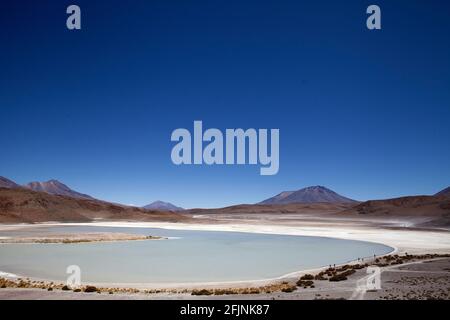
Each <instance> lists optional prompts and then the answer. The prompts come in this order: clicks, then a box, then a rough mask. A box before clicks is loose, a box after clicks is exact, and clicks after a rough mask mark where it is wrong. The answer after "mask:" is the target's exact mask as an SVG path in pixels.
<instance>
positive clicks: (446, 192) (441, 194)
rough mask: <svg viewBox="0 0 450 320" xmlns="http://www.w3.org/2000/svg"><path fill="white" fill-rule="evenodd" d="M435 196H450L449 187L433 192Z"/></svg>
mask: <svg viewBox="0 0 450 320" xmlns="http://www.w3.org/2000/svg"><path fill="white" fill-rule="evenodd" d="M435 196H439V197H450V187H448V188H445V189H444V190H441V191H439V192H438V193H436V194H435Z"/></svg>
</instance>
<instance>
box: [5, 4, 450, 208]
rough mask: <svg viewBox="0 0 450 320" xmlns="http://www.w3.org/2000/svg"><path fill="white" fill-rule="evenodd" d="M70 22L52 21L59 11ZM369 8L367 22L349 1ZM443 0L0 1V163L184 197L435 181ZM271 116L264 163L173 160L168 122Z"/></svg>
mask: <svg viewBox="0 0 450 320" xmlns="http://www.w3.org/2000/svg"><path fill="white" fill-rule="evenodd" d="M73 3H76V4H78V5H79V6H80V7H81V10H82V30H80V31H75V32H74V31H68V30H67V29H66V27H65V20H66V17H67V15H66V14H65V10H66V7H67V6H68V5H70V4H73ZM373 3H376V4H378V5H379V6H380V7H381V10H382V28H383V29H382V30H380V31H369V30H367V29H366V27H365V20H366V17H367V16H366V14H365V10H366V8H367V6H368V5H370V4H373ZM449 13H450V3H449V2H448V1H438V0H433V1H399V0H397V1H375V2H373V1H370V2H369V1H331V0H330V1H308V2H306V1H274V0H271V1H248V0H239V1H237V0H236V1H235V0H231V1H230V0H228V1H213V0H208V1H201V0H200V1H189V0H188V1H186V0H185V1H172V0H164V1H163V0H161V1H143V0H140V1H139V0H136V1H131V2H126V1H81V0H80V1H78V0H77V1H58V2H55V1H49V0H47V1H39V2H37V1H24V0H17V1H2V2H1V4H0V40H1V50H0V70H1V71H0V119H1V126H0V148H1V149H0V150H1V153H0V175H2V176H6V177H8V178H11V179H13V180H15V181H17V182H18V183H26V182H29V181H35V180H40V181H42V180H49V179H52V178H54V179H58V180H60V181H63V182H65V183H66V184H68V185H69V186H70V187H72V188H74V189H76V190H79V191H81V192H84V193H88V194H90V195H92V196H94V197H97V198H100V199H105V200H109V201H115V202H120V203H126V204H136V205H144V204H147V203H149V202H152V201H154V200H156V199H161V200H165V201H171V202H173V203H175V204H177V205H180V206H184V207H215V206H224V205H231V204H235V203H251V202H257V201H260V200H263V199H265V198H267V197H269V196H272V195H273V194H276V193H278V192H280V191H282V190H295V189H299V188H302V187H305V186H309V185H325V186H327V187H329V188H331V189H334V190H335V191H337V192H339V193H341V194H343V195H345V196H348V197H351V198H355V199H358V200H365V199H374V198H388V197H397V196H402V195H413V194H432V193H435V192H437V191H439V190H440V189H442V188H444V187H447V186H448V185H450V165H449V164H450V148H449V138H450V125H449V123H450V90H449V89H448V88H449V87H450V59H449V56H450V42H449V41H448V39H449V37H450V19H449ZM194 120H202V121H203V125H204V127H205V128H210V127H214V128H219V129H222V130H225V129H226V128H244V129H245V128H268V129H270V128H279V129H280V171H279V173H278V174H277V175H275V176H260V175H259V166H211V167H208V166H175V165H173V164H172V162H171V159H170V151H171V148H172V147H173V145H174V143H172V142H171V141H170V134H171V132H172V131H173V130H174V129H176V128H188V129H190V130H191V131H192V126H193V121H194Z"/></svg>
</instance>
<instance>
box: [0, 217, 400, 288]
mask: <svg viewBox="0 0 450 320" xmlns="http://www.w3.org/2000/svg"><path fill="white" fill-rule="evenodd" d="M42 231H44V228H39V232H42ZM45 232H49V233H58V234H61V233H63V232H68V233H76V232H121V233H129V234H131V233H133V234H143V235H154V236H163V237H170V239H169V240H148V241H124V242H103V243H102V242H97V243H78V244H2V245H0V270H1V271H3V272H9V273H15V274H18V275H23V276H30V277H36V278H41V279H52V280H65V279H66V278H67V274H66V268H67V266H69V265H78V266H79V267H80V268H81V273H82V274H81V277H82V281H83V282H95V283H177V282H183V283H185V282H216V281H239V280H257V279H267V278H276V277H279V276H282V275H285V274H287V273H291V272H295V271H299V270H306V269H311V268H316V267H322V266H327V265H330V264H341V263H345V262H348V261H351V260H354V259H357V258H362V257H370V256H373V255H374V254H376V255H381V254H386V253H388V252H390V251H392V248H390V247H388V246H385V245H381V244H376V243H369V242H362V241H351V240H339V239H332V238H322V237H303V236H285V235H267V234H253V233H241V232H212V231H187V230H166V229H156V228H125V227H124V228H122V227H121V228H116V227H114V228H109V227H89V226H86V227H84V226H83V227H80V226H74V227H71V226H64V227H49V228H45ZM11 235H14V232H10V233H8V234H6V233H0V236H11Z"/></svg>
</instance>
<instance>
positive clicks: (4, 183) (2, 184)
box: [0, 176, 20, 188]
mask: <svg viewBox="0 0 450 320" xmlns="http://www.w3.org/2000/svg"><path fill="white" fill-rule="evenodd" d="M0 188H20V186H19V185H18V184H17V183H15V182H14V181H11V180H9V179H6V178H5V177H1V176H0Z"/></svg>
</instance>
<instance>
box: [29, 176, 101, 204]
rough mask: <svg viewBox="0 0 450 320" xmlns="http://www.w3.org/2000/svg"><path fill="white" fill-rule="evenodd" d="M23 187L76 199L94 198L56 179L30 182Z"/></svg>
mask: <svg viewBox="0 0 450 320" xmlns="http://www.w3.org/2000/svg"><path fill="white" fill-rule="evenodd" d="M24 187H25V188H27V189H31V190H33V191H39V192H46V193H50V194H54V195H60V196H67V197H72V198H78V199H91V200H92V199H94V198H93V197H91V196H89V195H87V194H83V193H79V192H76V191H74V190H72V189H70V188H69V187H68V186H66V185H65V184H63V183H61V182H59V181H58V180H50V181H47V182H30V183H28V184H26V185H24Z"/></svg>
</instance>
